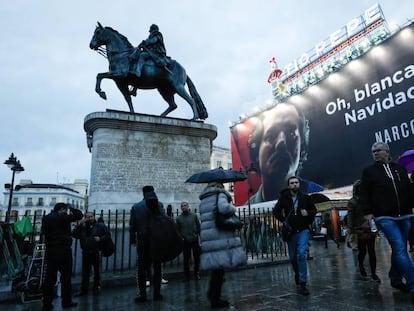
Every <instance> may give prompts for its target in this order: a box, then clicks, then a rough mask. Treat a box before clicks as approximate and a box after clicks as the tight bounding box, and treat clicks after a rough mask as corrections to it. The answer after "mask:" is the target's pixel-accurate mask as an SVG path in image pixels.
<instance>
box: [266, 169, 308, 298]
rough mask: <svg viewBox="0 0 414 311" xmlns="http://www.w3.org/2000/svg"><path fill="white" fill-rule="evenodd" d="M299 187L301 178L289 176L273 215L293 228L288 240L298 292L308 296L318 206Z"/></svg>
mask: <svg viewBox="0 0 414 311" xmlns="http://www.w3.org/2000/svg"><path fill="white" fill-rule="evenodd" d="M299 187H300V182H299V178H298V177H296V176H292V177H289V179H288V188H287V189H285V190H283V191H282V192H281V193H280V197H279V200H278V201H277V203H276V205H275V207H274V209H273V215H274V216H275V217H276V218H277V219H278V220H279V221H281V222H282V223H285V222H286V223H287V224H288V225H289V226H290V227H291V228H292V233H291V235H290V237H289V238H288V241H287V244H288V249H289V260H290V263H291V264H292V267H293V271H294V272H295V282H296V285H297V287H298V289H297V290H298V293H299V294H301V295H304V296H307V295H309V290H308V289H307V288H306V276H307V266H306V250H307V248H308V241H309V236H310V230H309V225H310V224H311V223H312V222H313V220H314V218H315V215H316V207H315V205H314V204H313V203H312V201H311V199H310V197H309V196H308V195H307V194H304V193H302V192H301V191H300V190H299ZM288 215H289V216H288Z"/></svg>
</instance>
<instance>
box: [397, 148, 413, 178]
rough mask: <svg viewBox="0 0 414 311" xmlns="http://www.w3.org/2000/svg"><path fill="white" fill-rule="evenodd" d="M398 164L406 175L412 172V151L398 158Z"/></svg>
mask: <svg viewBox="0 0 414 311" xmlns="http://www.w3.org/2000/svg"><path fill="white" fill-rule="evenodd" d="M398 163H399V164H401V165H402V166H404V167H405V169H406V170H407V172H408V173H412V172H413V170H414V149H412V150H407V151H406V152H404V153H403V154H402V155H401V156H400V157H399V158H398Z"/></svg>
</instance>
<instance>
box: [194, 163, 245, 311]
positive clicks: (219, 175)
mask: <svg viewBox="0 0 414 311" xmlns="http://www.w3.org/2000/svg"><path fill="white" fill-rule="evenodd" d="M244 179H246V177H245V176H244V175H243V174H242V173H240V172H238V171H233V170H223V169H214V170H210V171H207V172H203V173H199V174H195V175H193V176H191V177H190V178H189V179H188V180H187V181H186V182H192V183H208V184H207V186H206V187H205V188H204V190H203V191H202V192H201V194H200V196H199V198H200V200H201V203H200V220H201V232H200V239H201V251H202V252H201V267H202V268H203V269H204V270H211V276H210V282H209V288H208V291H207V297H208V299H209V300H210V304H211V307H212V308H213V309H217V308H224V307H228V306H229V305H230V303H229V302H228V301H227V300H224V299H222V298H221V289H222V286H223V282H224V269H228V268H236V267H239V266H242V265H245V264H246V263H247V256H246V253H245V251H244V249H243V246H242V243H241V240H240V237H239V235H238V233H237V232H236V230H232V231H227V230H220V229H219V228H217V226H216V222H215V210H216V208H217V210H218V212H220V213H222V214H227V213H234V212H235V211H236V209H235V207H234V206H233V204H232V202H231V196H230V194H229V193H228V192H227V191H226V190H225V189H224V186H223V183H225V182H235V181H239V180H244Z"/></svg>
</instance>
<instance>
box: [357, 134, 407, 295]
mask: <svg viewBox="0 0 414 311" xmlns="http://www.w3.org/2000/svg"><path fill="white" fill-rule="evenodd" d="M371 152H372V155H373V159H374V161H375V163H374V164H372V165H370V166H368V167H367V168H365V169H364V170H363V172H362V177H361V185H360V196H359V201H360V204H361V208H362V210H363V213H364V215H365V218H366V219H367V220H369V221H371V220H372V219H374V220H375V223H376V224H377V225H378V227H379V228H380V229H381V231H382V232H383V233H384V235H385V237H386V238H387V240H388V242H389V243H390V245H391V249H392V254H391V269H390V271H389V277H390V280H391V286H392V287H394V288H396V289H399V290H401V291H404V292H408V291H409V292H410V293H411V298H412V300H413V302H414V267H413V265H412V263H411V259H410V257H409V255H408V252H407V240H408V237H409V232H410V228H411V218H412V217H413V216H414V215H413V214H412V208H413V207H414V199H413V190H412V186H411V184H410V180H409V178H408V174H407V171H406V170H405V168H404V167H403V166H401V165H399V164H397V163H394V162H390V148H389V146H388V144H386V143H382V142H376V143H374V144H373V145H372V147H371ZM403 278H404V279H405V280H406V283H403V281H402V279H403Z"/></svg>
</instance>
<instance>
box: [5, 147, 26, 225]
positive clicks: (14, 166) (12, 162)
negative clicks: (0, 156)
mask: <svg viewBox="0 0 414 311" xmlns="http://www.w3.org/2000/svg"><path fill="white" fill-rule="evenodd" d="M4 164H6V165H7V166H8V167H9V168H10V169H11V170H12V172H13V173H12V182H11V185H10V195H9V205H8V207H7V213H6V223H7V222H9V220H10V213H11V207H12V197H13V189H14V175H15V174H16V173H20V172H23V171H24V168H23V166H22V165H21V164H20V160H17V158H16V157H15V156H14V154H13V153H12V154H11V155H10V157H9V158H8V159H7V160H6V161H4Z"/></svg>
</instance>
